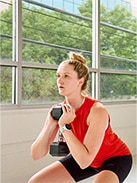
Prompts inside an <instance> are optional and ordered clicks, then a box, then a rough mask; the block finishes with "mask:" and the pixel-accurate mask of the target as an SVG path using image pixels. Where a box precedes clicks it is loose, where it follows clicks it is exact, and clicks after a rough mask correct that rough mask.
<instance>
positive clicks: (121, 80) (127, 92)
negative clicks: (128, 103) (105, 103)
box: [100, 74, 137, 100]
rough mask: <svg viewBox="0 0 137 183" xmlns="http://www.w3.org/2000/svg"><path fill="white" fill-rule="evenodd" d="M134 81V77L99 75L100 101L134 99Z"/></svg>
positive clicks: (135, 83) (135, 94)
mask: <svg viewBox="0 0 137 183" xmlns="http://www.w3.org/2000/svg"><path fill="white" fill-rule="evenodd" d="M136 79H137V78H136V75H118V74H101V82H100V84H101V99H102V100H127V99H136V98H137V93H136V89H137V82H136Z"/></svg>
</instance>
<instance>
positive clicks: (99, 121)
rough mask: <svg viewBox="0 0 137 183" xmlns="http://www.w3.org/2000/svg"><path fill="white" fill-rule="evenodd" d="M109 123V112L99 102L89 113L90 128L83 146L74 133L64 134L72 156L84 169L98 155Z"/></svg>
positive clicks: (67, 132)
mask: <svg viewBox="0 0 137 183" xmlns="http://www.w3.org/2000/svg"><path fill="white" fill-rule="evenodd" d="M107 122H108V112H107V110H106V109H105V107H104V106H103V105H102V104H101V103H99V102H97V103H95V104H94V105H93V107H92V108H91V111H90V113H89V116H88V119H87V123H88V125H89V128H88V130H87V133H86V135H85V138H84V142H83V144H82V143H81V142H80V141H79V140H78V139H77V138H76V137H75V136H74V134H73V133H72V131H64V132H63V136H64V138H65V140H66V142H67V144H68V147H69V149H70V152H71V154H72V155H73V157H74V158H75V160H76V161H77V163H78V164H79V166H80V167H81V168H82V169H84V168H86V167H88V166H89V165H90V164H91V163H92V161H93V160H94V158H95V156H96V155H97V153H98V151H99V149H100V147H101V144H102V142H103V138H104V134H105V129H106V125H107Z"/></svg>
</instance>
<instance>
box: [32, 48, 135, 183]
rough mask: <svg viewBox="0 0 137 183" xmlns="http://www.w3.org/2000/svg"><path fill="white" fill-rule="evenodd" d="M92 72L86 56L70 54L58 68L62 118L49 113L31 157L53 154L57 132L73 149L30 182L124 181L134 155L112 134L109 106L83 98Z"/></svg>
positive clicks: (98, 182)
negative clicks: (52, 149) (51, 145)
mask: <svg viewBox="0 0 137 183" xmlns="http://www.w3.org/2000/svg"><path fill="white" fill-rule="evenodd" d="M88 77H89V70H88V67H87V65H86V60H85V58H84V57H83V56H82V55H80V54H78V53H74V52H71V53H70V55H69V59H68V60H65V61H63V62H62V63H61V64H60V65H59V67H58V70H57V85H58V89H59V93H60V95H62V96H64V97H65V101H64V102H63V103H62V104H61V106H62V109H63V114H62V116H61V117H60V119H59V120H58V121H57V120H54V119H53V118H52V116H51V111H52V109H50V111H49V113H48V116H47V119H46V121H45V124H44V127H43V129H42V131H41V132H40V134H39V136H38V138H37V139H36V140H35V142H34V143H33V144H32V147H31V153H32V158H33V159H35V160H37V159H40V158H42V157H44V156H45V155H46V154H47V153H48V152H49V147H50V144H51V143H52V142H53V140H54V139H55V137H56V134H57V131H58V129H60V131H61V132H62V134H63V136H64V139H65V141H66V143H67V145H68V147H69V151H70V153H69V155H67V156H66V157H64V158H62V159H60V160H59V161H56V162H54V163H53V164H51V165H49V166H47V167H46V168H44V169H42V170H41V171H39V172H38V173H36V174H35V175H34V176H33V177H32V178H31V179H30V180H29V183H74V182H78V181H81V180H83V179H86V178H88V177H90V176H93V175H95V174H96V176H95V180H94V183H119V182H120V183H122V182H123V181H124V180H125V178H126V177H127V175H128V173H129V171H130V169H131V166H132V156H131V152H130V150H129V148H128V147H127V145H126V144H125V143H124V142H123V141H122V140H121V139H120V138H119V137H118V136H117V135H116V134H115V133H114V132H113V130H112V128H111V126H110V116H109V114H108V112H107V110H106V108H105V107H104V105H103V104H102V103H101V102H99V101H97V100H94V99H92V98H90V97H87V96H86V95H84V92H85V90H86V89H87V81H88Z"/></svg>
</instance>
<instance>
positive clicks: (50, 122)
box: [45, 105, 58, 126]
mask: <svg viewBox="0 0 137 183" xmlns="http://www.w3.org/2000/svg"><path fill="white" fill-rule="evenodd" d="M54 107H55V105H54V106H52V107H51V108H50V110H49V112H48V115H47V118H46V124H45V125H47V124H48V125H55V126H56V125H58V120H55V119H54V118H53V117H52V115H51V113H52V110H53V108H54Z"/></svg>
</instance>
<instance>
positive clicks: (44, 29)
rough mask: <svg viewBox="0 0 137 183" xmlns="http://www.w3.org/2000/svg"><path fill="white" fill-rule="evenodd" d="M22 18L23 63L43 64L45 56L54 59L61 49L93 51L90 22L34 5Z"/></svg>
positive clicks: (27, 9)
mask: <svg viewBox="0 0 137 183" xmlns="http://www.w3.org/2000/svg"><path fill="white" fill-rule="evenodd" d="M22 17H23V31H22V33H23V52H22V58H23V60H26V61H31V62H40V61H41V59H42V58H43V56H44V57H46V58H47V55H51V56H52V54H51V53H52V51H53V50H56V48H58V47H61V48H60V49H64V50H65V49H66V50H67V48H68V50H70V48H72V50H75V49H76V50H77V49H79V50H82V51H83V50H86V51H90V52H91V50H92V40H91V37H92V31H91V27H92V22H91V21H90V20H84V19H81V18H78V17H74V16H70V15H67V14H63V13H61V12H55V11H52V10H50V11H49V10H48V9H46V8H40V7H38V6H34V5H32V6H27V7H26V8H23V13H22ZM53 55H54V51H53ZM57 57H60V53H59V55H58V56H57V53H56V58H57ZM56 58H54V59H52V60H56Z"/></svg>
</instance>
